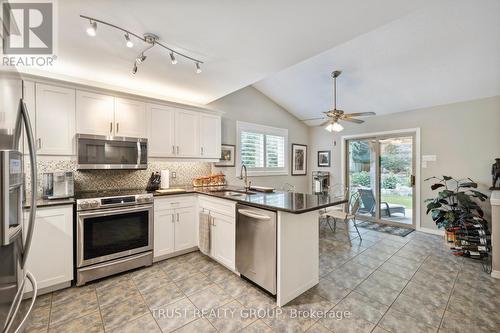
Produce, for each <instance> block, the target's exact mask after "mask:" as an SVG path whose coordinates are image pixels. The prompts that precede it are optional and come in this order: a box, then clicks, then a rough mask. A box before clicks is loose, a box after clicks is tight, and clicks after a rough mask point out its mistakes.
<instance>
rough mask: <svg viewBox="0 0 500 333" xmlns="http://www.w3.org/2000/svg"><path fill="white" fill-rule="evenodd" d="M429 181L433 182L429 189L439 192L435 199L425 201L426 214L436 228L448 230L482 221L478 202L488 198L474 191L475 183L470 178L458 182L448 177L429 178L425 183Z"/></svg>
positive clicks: (481, 211)
mask: <svg viewBox="0 0 500 333" xmlns="http://www.w3.org/2000/svg"><path fill="white" fill-rule="evenodd" d="M430 180H433V181H434V184H432V185H431V189H432V190H433V191H436V190H439V192H438V193H437V196H436V197H435V198H432V199H427V200H425V202H426V203H427V214H429V213H431V217H432V220H433V221H434V222H435V223H436V225H437V226H438V227H440V228H445V229H449V228H453V227H456V226H459V225H461V224H462V223H463V222H467V221H472V220H481V221H484V220H483V215H484V213H483V210H482V209H481V207H480V206H479V204H478V201H485V200H486V199H487V198H488V197H487V196H486V195H485V194H483V193H481V192H479V191H477V190H476V188H477V183H476V182H474V181H473V180H471V179H470V178H467V179H461V180H458V179H455V178H453V177H450V176H443V178H438V177H430V178H427V179H426V180H425V181H430Z"/></svg>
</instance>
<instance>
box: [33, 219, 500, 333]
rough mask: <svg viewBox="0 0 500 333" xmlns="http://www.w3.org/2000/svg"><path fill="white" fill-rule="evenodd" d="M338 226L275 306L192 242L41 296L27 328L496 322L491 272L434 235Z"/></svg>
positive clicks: (411, 328) (448, 328) (499, 305)
mask: <svg viewBox="0 0 500 333" xmlns="http://www.w3.org/2000/svg"><path fill="white" fill-rule="evenodd" d="M341 227H342V226H339V229H337V233H335V234H332V233H331V231H330V230H329V229H328V227H324V226H323V227H322V228H321V233H320V234H321V240H320V274H321V280H320V283H319V285H317V286H316V287H314V288H313V289H312V290H310V291H308V292H307V293H305V294H303V295H301V296H300V297H298V298H297V299H295V300H294V301H292V302H291V303H290V304H288V305H287V306H285V307H283V308H281V309H276V308H275V305H274V300H273V299H272V298H271V297H269V296H268V295H266V294H265V293H263V292H261V291H260V290H259V289H257V288H255V287H254V286H252V285H251V284H249V283H247V282H245V281H244V280H242V279H240V278H239V277H237V276H236V275H234V274H233V273H231V272H229V271H228V270H226V269H225V268H223V267H222V266H220V265H219V264H217V263H215V262H213V261H212V260H210V259H208V258H206V257H205V256H203V255H201V254H200V253H198V252H195V253H191V254H187V255H184V256H181V257H177V258H173V259H170V260H166V261H163V262H160V263H157V264H155V265H153V266H152V267H149V268H144V269H140V270H136V271H133V272H129V273H126V274H122V275H119V276H115V277H112V278H109V279H105V280H102V281H98V282H96V283H92V284H89V285H86V286H84V287H80V288H75V287H73V288H68V289H65V290H62V291H58V292H54V293H52V294H48V295H44V296H41V297H40V299H39V300H38V301H37V304H36V309H35V310H34V312H33V315H32V319H31V321H30V323H29V327H28V330H27V331H28V332H46V331H50V332H103V331H106V332H171V331H175V332H189V333H191V332H236V331H240V330H241V331H242V332H304V331H307V332H336V333H342V332H376V333H383V332H385V333H387V332H405V333H407V332H437V331H439V332H474V333H475V332H494V331H497V332H498V330H499V327H500V281H499V280H494V279H492V278H490V277H489V276H488V275H486V274H485V273H483V272H482V271H481V269H480V268H479V267H478V265H477V264H476V263H474V262H472V261H470V260H462V258H456V257H453V256H452V255H450V254H449V252H448V251H447V249H446V247H445V246H444V244H443V241H442V238H441V237H437V236H432V235H427V234H422V233H418V232H414V233H412V234H410V235H409V236H407V237H405V238H401V237H398V236H391V235H388V234H383V233H377V232H374V231H369V230H366V229H361V230H360V231H361V233H362V237H363V241H360V240H359V238H357V237H356V236H357V235H356V234H355V233H353V232H350V233H348V234H349V235H350V237H352V240H351V244H350V243H349V242H348V238H347V236H346V233H345V229H344V230H342V228H341ZM256 310H259V311H256ZM301 311H302V312H301ZM202 314H203V318H202V316H201V315H202ZM297 314H302V315H301V316H297ZM339 318H341V319H339Z"/></svg>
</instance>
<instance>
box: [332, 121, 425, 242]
mask: <svg viewBox="0 0 500 333" xmlns="http://www.w3.org/2000/svg"><path fill="white" fill-rule="evenodd" d="M402 134H413V135H415V178H416V181H415V199H414V202H415V209H414V212H413V213H414V214H415V229H416V230H418V231H423V232H426V231H425V228H422V227H421V221H420V216H421V214H420V204H421V201H420V190H421V189H420V187H421V179H420V175H421V165H422V164H421V142H420V127H415V128H406V129H400V130H393V131H383V132H370V133H360V134H353V135H344V136H342V137H341V152H340V167H341V177H342V183H343V184H346V181H347V170H346V147H347V145H346V144H347V141H348V140H352V139H366V138H371V137H374V136H387V135H402Z"/></svg>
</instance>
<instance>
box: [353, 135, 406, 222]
mask: <svg viewBox="0 0 500 333" xmlns="http://www.w3.org/2000/svg"><path fill="white" fill-rule="evenodd" d="M414 147H415V137H414V135H413V134H404V135H398V136H395V135H392V136H378V137H371V138H362V139H350V140H347V151H346V154H347V158H346V164H347V165H346V170H347V172H346V177H347V184H348V186H349V190H350V193H355V192H358V193H359V195H360V198H361V208H360V209H359V211H358V214H359V215H360V217H361V218H362V219H363V218H364V219H367V220H371V221H376V222H384V223H390V224H393V223H396V224H402V225H407V226H414V218H413V216H414V214H413V210H414V198H415V193H414V191H415V186H414V184H415V178H414V174H415V172H414V169H415V149H414Z"/></svg>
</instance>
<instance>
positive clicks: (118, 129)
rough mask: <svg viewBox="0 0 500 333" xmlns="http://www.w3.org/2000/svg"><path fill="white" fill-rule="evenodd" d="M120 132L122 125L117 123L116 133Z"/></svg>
mask: <svg viewBox="0 0 500 333" xmlns="http://www.w3.org/2000/svg"><path fill="white" fill-rule="evenodd" d="M118 132H120V123H116V133H117V134H118Z"/></svg>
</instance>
